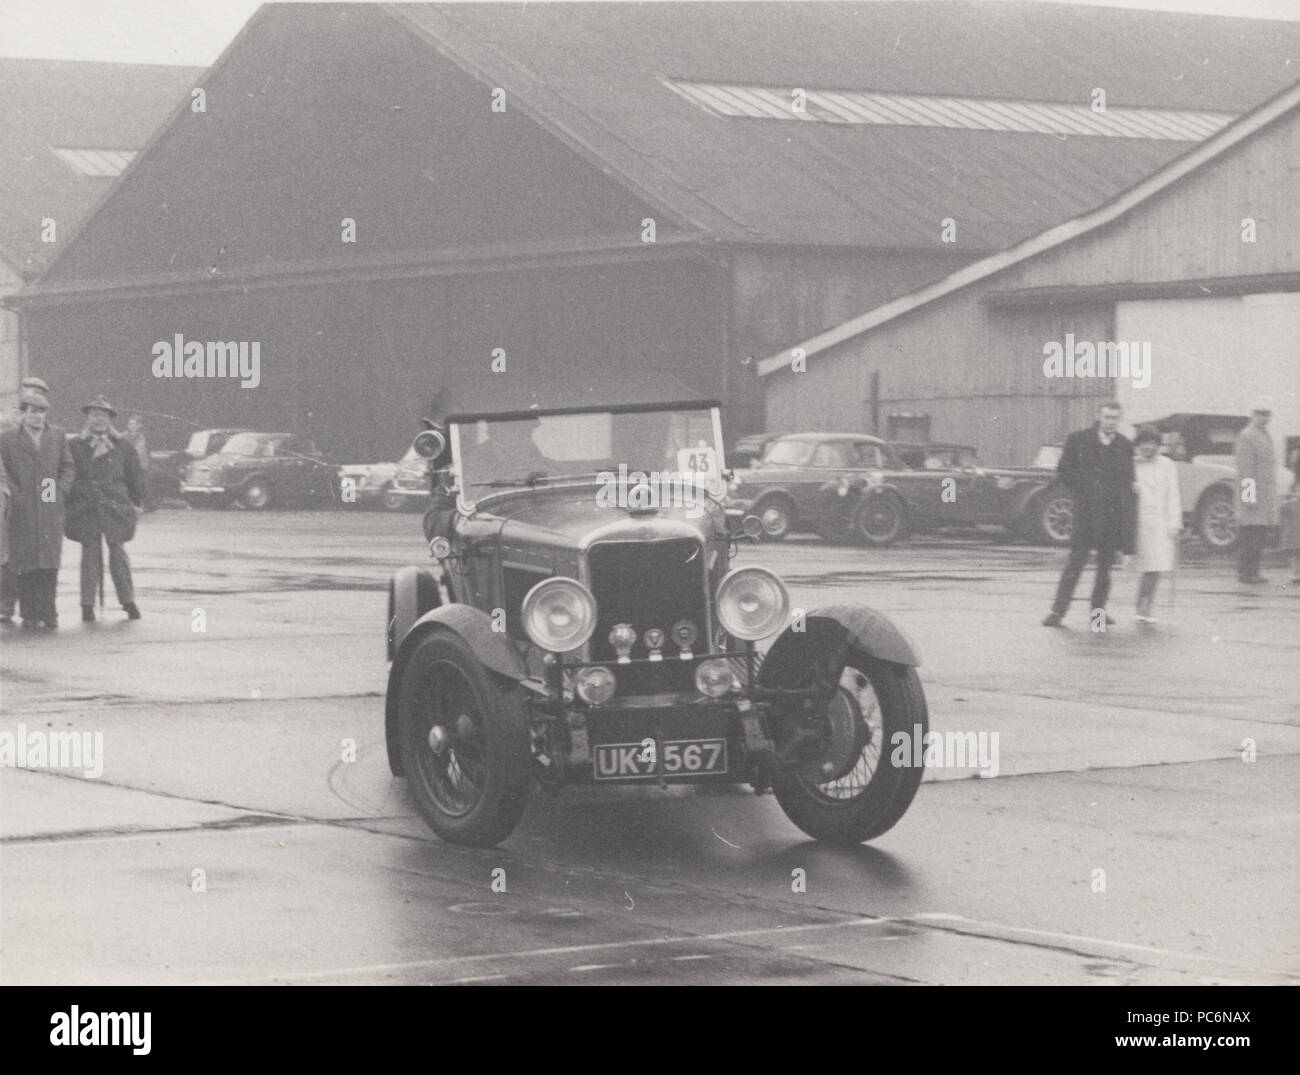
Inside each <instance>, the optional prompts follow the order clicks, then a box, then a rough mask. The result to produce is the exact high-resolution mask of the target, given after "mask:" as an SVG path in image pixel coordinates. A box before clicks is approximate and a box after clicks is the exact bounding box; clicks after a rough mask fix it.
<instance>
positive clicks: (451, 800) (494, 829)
mask: <svg viewBox="0 0 1300 1075" xmlns="http://www.w3.org/2000/svg"><path fill="white" fill-rule="evenodd" d="M398 690H399V692H400V693H399V696H398V699H399V701H398V706H399V709H398V720H399V723H400V728H401V747H402V769H403V772H404V773H405V774H406V777H407V780H408V782H409V785H410V789H411V794H412V797H413V798H414V799H415V805H416V808H417V809H418V810H419V811H420V816H421V817H423V818H424V820H425V822H426V823H427V824H428V826H429V827H430V828H431V829H433V831H434V832H436V833H437V834H438V835H439V836H441V837H442V838H443V839H444V840H447V841H448V842H450V843H456V844H467V845H470V846H474V847H492V846H495V845H496V844H499V843H500V842H501V841H502V840H504V839H505V838H506V837H507V836H509V835H510V834H511V833H512V832H513V831H514V829H515V826H516V825H518V824H519V819H520V818H521V817H522V816H523V812H524V807H525V805H526V804H527V801H528V792H529V788H530V785H531V778H530V773H529V766H530V758H531V751H530V747H529V738H528V723H527V715H526V712H525V709H524V702H523V696H522V692H521V691H520V689H519V687H518V685H517V684H514V683H511V682H509V681H508V680H503V679H501V678H500V677H497V676H495V675H494V674H493V673H492V672H490V671H489V670H488V669H487V668H485V667H484V666H483V664H482V663H481V662H480V661H479V660H478V658H477V657H476V656H475V655H474V653H473V652H472V651H471V650H470V648H469V647H468V646H467V645H466V643H465V642H464V641H462V640H461V639H460V638H459V637H458V636H456V635H454V634H452V633H450V632H448V631H438V630H435V631H432V632H430V633H429V634H428V635H427V636H426V637H425V638H423V639H422V640H421V641H420V642H419V643H418V645H417V646H416V648H415V650H414V652H412V654H411V656H410V658H409V660H408V661H407V664H406V667H405V669H404V670H403V673H402V680H401V683H400V685H399V687H398Z"/></svg>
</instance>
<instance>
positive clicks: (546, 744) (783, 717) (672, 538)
mask: <svg viewBox="0 0 1300 1075" xmlns="http://www.w3.org/2000/svg"><path fill="white" fill-rule="evenodd" d="M722 443H723V442H722V432H721V419H720V414H719V408H718V405H717V404H716V403H709V402H703V403H701V402H687V403H658V404H649V405H626V406H611V407H600V408H597V407H578V408H566V409H552V410H531V411H522V412H512V413H500V414H467V415H458V416H453V417H451V418H449V419H448V420H447V423H446V428H445V430H444V429H440V428H431V429H429V430H426V431H425V432H423V433H421V434H420V435H419V436H418V437H417V438H416V444H417V447H418V450H419V451H420V452H421V454H423V455H424V456H425V457H426V458H429V459H430V460H431V468H430V469H431V475H432V478H431V481H432V483H433V507H431V508H430V510H429V513H428V514H427V515H426V517H425V534H426V537H428V538H429V547H430V552H431V554H432V556H433V557H434V558H435V559H436V561H437V567H436V568H433V569H430V568H416V567H409V568H405V569H403V570H401V571H399V572H398V573H397V574H396V575H395V576H394V578H393V580H392V584H391V589H390V596H389V623H388V645H389V659H390V660H391V662H392V663H391V668H390V672H389V679H388V691H387V700H386V716H385V719H386V740H387V744H388V757H389V764H390V767H391V769H392V771H393V773H394V774H395V775H397V776H401V777H405V779H406V780H407V782H408V784H409V787H410V790H411V793H412V797H413V798H414V801H415V803H416V805H417V807H418V809H419V811H420V813H421V815H422V816H423V817H424V819H425V821H426V822H427V823H428V824H429V826H430V827H431V828H432V829H433V830H434V831H435V832H436V833H437V834H438V835H439V836H441V837H443V838H444V839H446V840H449V841H452V842H455V843H463V844H472V845H480V846H490V845H493V844H496V843H499V842H500V841H501V840H503V839H505V838H506V837H507V836H509V835H510V833H511V832H512V831H513V830H514V828H515V826H516V825H517V823H518V822H519V819H520V817H521V816H522V814H523V810H524V807H525V804H526V801H527V799H528V796H529V794H530V792H531V790H532V789H533V788H534V787H535V786H537V785H539V784H541V785H550V786H552V787H555V788H560V787H564V786H568V785H575V784H585V785H593V784H594V785H604V784H609V785H636V784H642V785H644V784H653V785H658V786H660V787H667V786H668V785H673V784H704V783H710V782H720V783H733V784H736V783H748V784H750V785H751V786H752V787H753V788H754V789H755V790H756V791H761V790H765V789H767V788H771V789H772V790H773V792H774V793H775V796H776V798H777V800H778V802H779V803H780V804H781V806H782V808H783V809H784V810H785V812H786V813H787V815H788V816H789V817H790V818H791V820H793V821H794V823H795V824H796V825H798V826H799V827H800V828H801V829H803V830H804V831H805V832H806V833H808V834H809V835H811V836H813V837H815V838H817V839H822V840H827V841H834V842H850V843H858V842H861V841H864V840H869V839H871V838H873V837H875V836H878V835H880V834H881V833H883V832H885V831H886V830H887V829H889V828H890V827H891V826H892V825H893V824H894V823H895V822H897V821H898V819H899V818H900V817H901V816H902V815H903V813H904V812H905V811H906V810H907V808H908V805H909V804H910V803H911V801H912V797H913V796H914V795H915V793H916V789H917V786H918V785H919V783H920V781H921V775H922V773H921V768H920V766H919V765H915V764H912V762H913V759H914V757H915V756H918V755H919V751H917V752H915V754H914V752H913V750H912V749H911V747H910V746H909V747H907V748H906V749H900V747H901V745H902V744H904V743H907V744H910V743H911V742H912V741H913V739H914V737H917V736H921V737H924V735H925V733H926V731H927V730H928V718H927V713H926V705H925V697H924V694H923V692H922V689H921V684H920V681H919V679H918V677H917V674H916V667H917V665H918V664H919V658H918V657H917V654H916V651H915V650H914V649H913V647H912V645H911V644H910V643H909V642H908V640H907V639H906V638H905V637H904V636H903V635H902V633H901V632H900V631H899V630H898V629H897V628H896V627H894V626H893V625H892V624H891V623H890V622H889V621H888V620H887V619H886V618H885V617H884V616H882V615H880V614H879V613H877V612H874V611H872V610H871V609H867V608H861V607H846V606H837V607H831V608H825V609H822V610H819V611H804V610H801V609H792V608H791V606H790V600H789V596H788V594H787V591H786V588H785V585H784V584H783V583H782V582H781V580H780V579H779V578H778V577H777V576H776V575H774V574H773V573H772V572H771V571H768V570H767V569H766V568H763V567H759V566H735V565H733V559H734V558H735V555H736V553H737V550H738V547H739V543H740V542H742V541H745V540H746V539H747V537H752V536H754V535H755V534H757V532H758V530H759V529H761V525H760V524H759V522H758V520H757V519H754V518H752V517H751V518H748V519H740V518H739V517H737V516H734V515H733V516H730V517H729V516H728V515H727V513H726V512H725V511H724V509H723V506H722V498H723V495H724V493H725V489H726V481H727V477H728V473H727V471H726V470H725V469H724V467H725V464H724V460H723V454H722ZM772 638H775V641H774V642H772V644H771V646H770V647H768V648H767V649H766V651H765V652H764V651H762V650H760V647H759V643H761V642H765V641H767V640H769V639H772ZM900 737H901V738H900Z"/></svg>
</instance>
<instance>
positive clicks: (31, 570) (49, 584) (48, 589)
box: [0, 387, 75, 631]
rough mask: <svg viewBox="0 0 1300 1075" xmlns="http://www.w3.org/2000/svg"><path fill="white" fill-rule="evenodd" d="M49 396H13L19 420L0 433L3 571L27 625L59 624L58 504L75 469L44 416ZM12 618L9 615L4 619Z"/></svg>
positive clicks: (62, 439) (26, 392)
mask: <svg viewBox="0 0 1300 1075" xmlns="http://www.w3.org/2000/svg"><path fill="white" fill-rule="evenodd" d="M49 409H50V402H49V400H48V398H46V395H45V393H44V392H41V391H39V390H38V389H36V388H35V387H27V388H24V389H22V391H21V392H20V393H19V396H18V410H19V413H20V415H21V419H20V423H19V425H17V426H15V427H14V428H11V429H6V430H5V431H4V432H3V433H0V464H2V465H3V467H4V472H5V481H6V483H7V484H8V486H9V564H8V568H9V571H10V572H12V575H13V582H14V589H15V591H16V593H17V604H18V611H19V612H20V613H21V614H22V620H23V627H25V628H27V629H28V630H34V629H36V628H44V629H46V630H50V631H52V630H54V629H55V628H56V627H58V625H59V614H58V610H57V608H56V607H55V593H56V592H57V589H58V582H59V562H60V560H62V558H63V519H64V504H65V502H66V501H67V499H68V496H69V491H70V489H71V487H72V481H73V477H74V474H75V471H74V469H73V465H72V457H71V456H70V455H69V453H68V442H67V436H66V435H65V433H64V432H63V430H62V429H61V428H59V427H58V426H55V425H49V424H48V423H47V422H46V413H47V412H48V411H49ZM10 623H12V619H11V620H10Z"/></svg>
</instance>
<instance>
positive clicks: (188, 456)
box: [149, 429, 248, 501]
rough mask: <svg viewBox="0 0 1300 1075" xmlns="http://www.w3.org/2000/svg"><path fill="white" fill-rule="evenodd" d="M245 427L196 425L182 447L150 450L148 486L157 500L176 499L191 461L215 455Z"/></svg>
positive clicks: (243, 430)
mask: <svg viewBox="0 0 1300 1075" xmlns="http://www.w3.org/2000/svg"><path fill="white" fill-rule="evenodd" d="M246 432H248V431H247V430H245V429H196V430H195V431H194V432H193V433H191V434H190V439H189V442H188V443H187V444H186V445H185V447H184V448H182V449H181V450H180V451H169V450H158V451H152V452H150V453H149V464H150V465H149V490H150V492H152V493H153V497H154V500H156V501H161V500H165V499H174V498H177V497H179V496H180V495H181V482H182V480H183V479H184V478H185V471H186V470H188V469H189V466H190V464H191V463H194V462H197V461H198V460H200V459H206V458H207V457H208V456H210V455H215V454H216V453H217V452H219V451H221V449H222V448H224V447H225V444H226V441H228V440H229V439H230V438H231V437H233V436H234V435H235V434H236V433H246Z"/></svg>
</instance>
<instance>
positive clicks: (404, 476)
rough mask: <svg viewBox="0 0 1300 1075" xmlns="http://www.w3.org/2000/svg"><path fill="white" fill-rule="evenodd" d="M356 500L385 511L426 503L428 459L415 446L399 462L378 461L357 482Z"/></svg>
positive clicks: (401, 509)
mask: <svg viewBox="0 0 1300 1075" xmlns="http://www.w3.org/2000/svg"><path fill="white" fill-rule="evenodd" d="M357 503H358V504H361V505H363V506H367V507H381V508H383V509H384V510H385V511H405V510H408V509H410V508H423V507H427V506H428V503H429V460H427V459H425V458H424V457H423V456H421V455H419V454H418V453H417V452H416V450H415V449H414V447H412V448H408V449H407V451H406V454H405V455H404V456H402V458H401V459H400V460H399V461H398V462H396V463H376V464H375V465H374V466H373V467H371V468H370V472H369V473H368V474H367V475H366V476H365V478H364V479H363V480H362V481H361V482H360V483H359V484H358V486H357Z"/></svg>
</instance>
